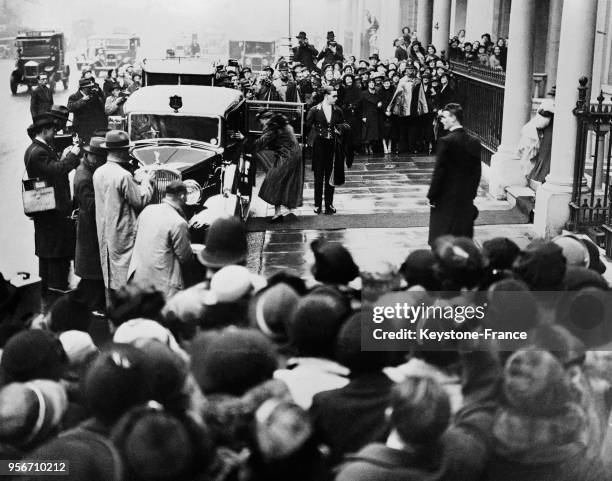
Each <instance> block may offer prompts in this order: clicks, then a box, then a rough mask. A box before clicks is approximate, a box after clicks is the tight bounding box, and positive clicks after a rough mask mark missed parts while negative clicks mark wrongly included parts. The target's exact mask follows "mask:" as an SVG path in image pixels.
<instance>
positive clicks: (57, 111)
mask: <svg viewBox="0 0 612 481" xmlns="http://www.w3.org/2000/svg"><path fill="white" fill-rule="evenodd" d="M69 113H70V111H69V110H68V107H65V106H64V105H52V106H51V108H50V109H49V112H48V114H49V115H51V116H52V117H55V118H56V119H59V120H68V115H69Z"/></svg>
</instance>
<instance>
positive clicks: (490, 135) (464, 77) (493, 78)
mask: <svg viewBox="0 0 612 481" xmlns="http://www.w3.org/2000/svg"><path fill="white" fill-rule="evenodd" d="M451 68H452V69H453V72H454V74H455V80H454V83H455V89H456V91H457V99H458V100H459V103H461V106H462V107H463V112H464V123H463V126H464V127H465V129H466V130H467V131H468V132H469V133H471V134H472V135H474V136H475V137H476V138H477V139H478V140H480V144H481V145H482V146H483V147H484V148H483V149H481V160H482V161H483V162H484V163H485V164H487V165H490V163H491V157H492V155H493V154H494V153H495V152H497V148H498V147H499V144H500V142H501V133H502V132H501V131H502V117H503V112H504V81H505V73H504V72H503V71H500V70H494V69H492V68H490V67H484V66H473V65H471V64H466V63H461V62H455V61H453V62H451Z"/></svg>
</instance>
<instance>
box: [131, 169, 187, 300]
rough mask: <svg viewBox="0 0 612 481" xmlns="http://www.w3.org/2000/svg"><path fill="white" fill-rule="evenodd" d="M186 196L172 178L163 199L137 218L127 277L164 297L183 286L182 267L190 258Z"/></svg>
mask: <svg viewBox="0 0 612 481" xmlns="http://www.w3.org/2000/svg"><path fill="white" fill-rule="evenodd" d="M186 200H187V188H186V187H185V184H184V183H183V182H181V181H180V180H176V181H173V182H171V183H170V184H168V187H167V188H166V197H165V198H164V200H163V202H162V203H161V204H156V205H150V206H148V207H146V208H145V209H144V210H143V211H142V213H141V214H140V217H139V218H138V232H137V234H136V243H135V244H134V252H133V254H132V261H131V262H130V269H129V271H128V278H129V279H130V280H131V281H133V282H136V283H137V284H140V285H143V286H153V287H154V288H155V289H156V290H158V291H160V292H163V293H164V294H165V295H166V297H167V298H170V297H172V296H173V295H174V294H176V293H177V292H178V291H180V290H182V289H183V288H184V287H185V286H184V283H183V274H182V268H183V267H184V266H186V265H187V264H188V263H189V262H191V261H193V258H194V257H193V251H192V250H191V242H190V239H189V226H188V224H187V220H186V218H185V213H184V212H183V209H184V207H185V202H186Z"/></svg>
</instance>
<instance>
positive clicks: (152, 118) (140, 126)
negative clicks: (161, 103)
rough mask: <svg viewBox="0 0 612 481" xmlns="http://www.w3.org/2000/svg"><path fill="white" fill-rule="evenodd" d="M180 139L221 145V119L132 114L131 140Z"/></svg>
mask: <svg viewBox="0 0 612 481" xmlns="http://www.w3.org/2000/svg"><path fill="white" fill-rule="evenodd" d="M162 138H178V139H189V140H198V141H200V142H206V143H209V144H212V145H219V119H218V118H215V117H196V116H192V115H158V114H139V113H136V114H131V115H130V139H131V140H133V141H134V140H144V139H162Z"/></svg>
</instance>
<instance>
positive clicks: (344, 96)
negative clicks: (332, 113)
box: [338, 74, 362, 152]
mask: <svg viewBox="0 0 612 481" xmlns="http://www.w3.org/2000/svg"><path fill="white" fill-rule="evenodd" d="M361 95H362V92H361V88H359V86H358V85H356V84H355V76H354V75H353V74H346V75H345V76H344V78H343V79H342V85H341V86H340V89H339V90H338V101H339V104H340V108H341V109H342V113H343V114H344V119H345V120H346V122H348V124H349V125H350V126H351V131H352V132H353V150H354V151H355V152H358V151H359V150H360V148H361V135H359V134H360V133H361V111H360V108H361Z"/></svg>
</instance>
